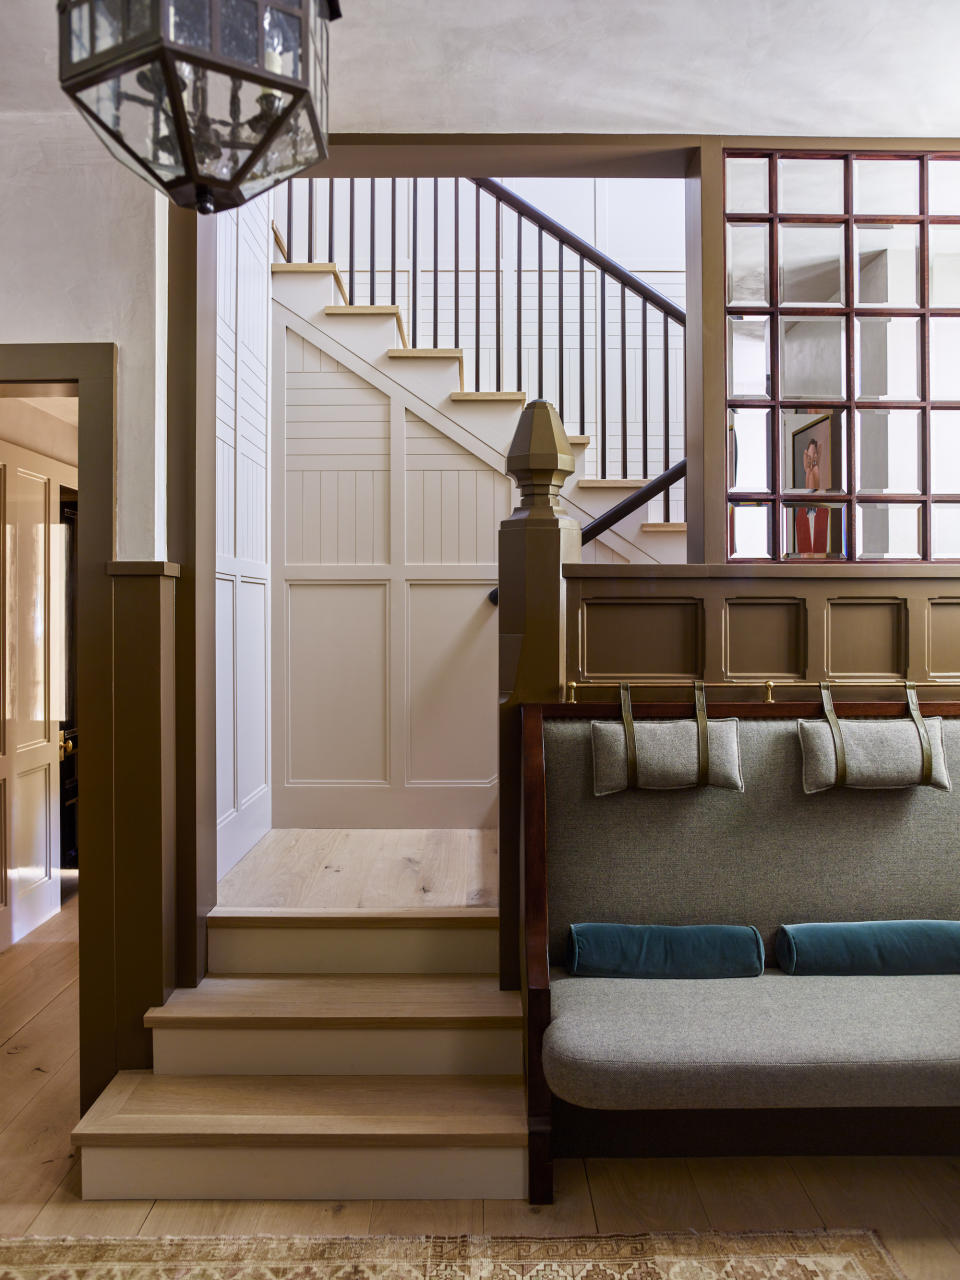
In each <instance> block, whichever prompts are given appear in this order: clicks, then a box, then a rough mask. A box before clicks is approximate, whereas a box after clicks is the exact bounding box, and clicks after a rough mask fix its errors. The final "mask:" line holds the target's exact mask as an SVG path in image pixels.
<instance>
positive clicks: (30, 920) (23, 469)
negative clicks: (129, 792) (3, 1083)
mask: <svg viewBox="0 0 960 1280" xmlns="http://www.w3.org/2000/svg"><path fill="white" fill-rule="evenodd" d="M61 486H62V487H64V488H67V489H75V488H76V486H77V471H76V468H75V467H70V466H67V465H66V464H64V463H60V462H56V461H54V460H53V459H51V458H47V457H44V456H43V455H42V454H37V453H33V452H31V451H30V450H27V449H22V448H19V447H18V446H15V445H11V444H7V443H6V442H4V441H0V511H2V520H3V530H4V555H3V565H2V572H0V595H2V609H0V616H2V630H3V646H4V654H5V661H4V664H3V671H2V676H3V685H4V687H3V708H4V715H3V722H2V729H0V829H2V848H0V895H2V907H0V941H2V942H3V943H9V942H16V941H17V940H18V939H20V938H22V937H23V936H24V935H25V934H27V933H29V932H30V931H31V929H35V928H36V927H37V925H39V924H41V923H42V922H43V921H44V920H46V919H48V918H49V917H50V916H51V915H53V914H54V913H55V912H57V911H58V910H59V909H60V878H59V870H60V776H59V769H60V742H59V737H60V720H61V717H62V715H63V714H64V712H63V706H62V704H63V701H64V672H65V598H64V594H65V593H64V588H65V581H66V557H65V541H64V538H63V536H62V530H63V527H62V525H61V524H60V489H61Z"/></svg>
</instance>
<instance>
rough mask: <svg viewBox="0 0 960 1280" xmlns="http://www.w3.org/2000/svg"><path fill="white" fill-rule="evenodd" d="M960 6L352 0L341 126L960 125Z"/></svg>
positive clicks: (342, 62)
mask: <svg viewBox="0 0 960 1280" xmlns="http://www.w3.org/2000/svg"><path fill="white" fill-rule="evenodd" d="M958 45H960V6H958V5H957V4H956V3H955V0H917V3H915V4H904V3H903V0H871V3H870V4H869V5H866V4H863V3H858V2H857V0H802V2H801V0H777V2H776V3H770V0H644V3H643V4H638V3H637V0H603V3H602V4H584V3H583V0H486V3H484V4H466V3H464V0H407V2H406V3H404V4H398V3H397V0H352V2H351V3H349V4H345V5H344V17H343V18H342V19H341V20H340V21H339V22H336V23H334V25H333V29H332V32H331V102H330V115H331V123H332V128H333V131H334V132H335V133H360V134H366V133H380V132H385V133H398V134H403V133H447V134H457V133H465V134H469V133H486V134H489V133H515V134H516V133H519V134H531V133H570V134H581V135H582V134H592V133H600V134H602V133H623V134H631V133H686V134H698V133H728V134H792V135H795V136H796V135H803V134H822V135H824V136H827V137H830V136H834V135H836V134H837V133H841V132H842V133H844V134H846V135H848V136H851V137H857V136H859V135H866V136H876V137H884V136H890V137H911V136H913V137H924V136H929V137H944V138H949V137H952V136H954V135H955V134H956V131H957V109H956V51H957V47H958Z"/></svg>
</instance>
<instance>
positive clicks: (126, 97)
mask: <svg viewBox="0 0 960 1280" xmlns="http://www.w3.org/2000/svg"><path fill="white" fill-rule="evenodd" d="M77 98H78V99H79V101H80V102H82V103H83V104H84V106H86V107H87V108H88V109H89V110H90V111H92V112H93V114H94V115H95V116H96V117H97V118H98V119H99V120H100V121H101V122H102V124H103V125H105V127H106V128H107V129H109V130H110V131H111V132H112V133H114V134H118V135H119V136H120V137H121V138H122V139H123V141H124V142H125V143H126V144H127V146H128V147H129V148H130V150H131V151H133V152H134V153H135V154H136V155H137V156H139V157H140V158H141V159H142V160H143V161H144V162H145V163H146V164H147V165H149V167H150V168H151V169H152V170H153V172H154V173H155V174H157V176H158V177H160V178H161V179H162V180H167V179H169V178H174V177H177V176H179V175H180V174H182V173H183V163H182V161H181V157H180V147H179V145H178V143H177V137H176V133H175V131H174V125H173V117H172V114H171V111H170V99H169V97H168V95H167V85H166V81H165V79H164V76H163V71H162V69H161V67H160V64H159V62H151V63H148V64H147V65H146V66H143V67H137V68H135V69H134V70H132V71H124V72H121V73H120V74H119V75H116V76H112V77H111V78H110V79H109V80H102V81H100V82H99V83H98V84H93V85H90V87H89V88H87V89H81V90H80V92H79V93H78V94H77Z"/></svg>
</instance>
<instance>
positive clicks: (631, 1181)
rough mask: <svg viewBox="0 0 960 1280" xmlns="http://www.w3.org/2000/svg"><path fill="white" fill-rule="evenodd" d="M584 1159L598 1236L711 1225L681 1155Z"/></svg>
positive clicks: (701, 1227) (694, 1228)
mask: <svg viewBox="0 0 960 1280" xmlns="http://www.w3.org/2000/svg"><path fill="white" fill-rule="evenodd" d="M586 1164H587V1176H588V1178H589V1182H590V1190H591V1192H592V1194H593V1207H594V1210H595V1212H596V1217H597V1228H598V1230H599V1231H600V1232H601V1233H602V1234H603V1235H618V1234H625V1235H631V1234H635V1233H637V1232H642V1231H709V1230H710V1219H709V1218H708V1217H707V1212H706V1210H705V1209H704V1207H703V1202H702V1200H701V1199H700V1195H699V1193H698V1191H697V1187H696V1184H695V1183H694V1180H693V1177H692V1176H691V1173H690V1169H689V1167H688V1163H687V1161H686V1160H680V1159H662V1160H647V1159H635V1160H599V1159H592V1160H588V1161H587V1162H586Z"/></svg>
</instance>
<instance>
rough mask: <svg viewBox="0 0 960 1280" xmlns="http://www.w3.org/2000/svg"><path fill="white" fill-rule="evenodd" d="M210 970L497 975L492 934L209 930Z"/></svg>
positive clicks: (475, 931)
mask: <svg viewBox="0 0 960 1280" xmlns="http://www.w3.org/2000/svg"><path fill="white" fill-rule="evenodd" d="M207 952H208V968H209V971H210V972H211V973H215V974H244V973H496V972H497V961H498V935H497V930H496V929H476V928H469V929H463V928H451V929H434V928H428V929H415V928H409V929H406V928H405V929H380V928H377V929H372V928H361V929H351V928H343V929H340V928H337V929H332V928H316V929H310V928H277V929H273V928H243V927H240V928H229V929H218V928H210V929H209V930H208V933H207Z"/></svg>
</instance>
